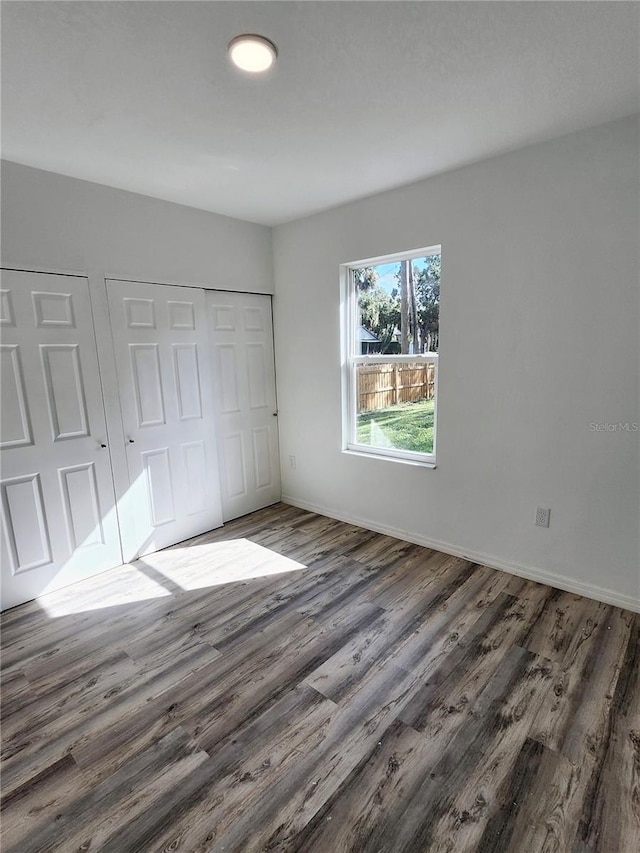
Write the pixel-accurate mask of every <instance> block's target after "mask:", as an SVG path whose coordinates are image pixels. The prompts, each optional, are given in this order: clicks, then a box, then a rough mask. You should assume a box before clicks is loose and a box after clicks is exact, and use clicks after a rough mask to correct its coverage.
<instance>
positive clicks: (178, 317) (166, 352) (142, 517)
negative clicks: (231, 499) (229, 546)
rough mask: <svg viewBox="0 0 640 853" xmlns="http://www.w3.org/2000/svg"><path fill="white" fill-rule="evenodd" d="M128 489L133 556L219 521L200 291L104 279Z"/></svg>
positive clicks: (126, 534) (125, 532)
mask: <svg viewBox="0 0 640 853" xmlns="http://www.w3.org/2000/svg"><path fill="white" fill-rule="evenodd" d="M107 291H108V296H109V313H110V316H111V329H112V333H113V341H114V345H115V354H116V368H117V373H118V385H119V387H120V405H121V409H122V420H123V427H124V433H125V441H126V445H127V462H128V467H129V480H130V485H129V490H128V492H127V495H126V496H125V497H124V498H123V499H122V500H121V502H120V506H121V507H122V511H121V513H120V517H121V532H122V540H123V548H124V552H125V556H126V558H127V559H132V558H133V557H134V556H137V555H142V554H148V553H150V552H152V551H157V550H158V549H159V548H164V547H166V546H167V545H173V544H174V543H176V542H181V541H182V540H183V539H188V538H189V537H191V536H196V535H197V534H199V533H203V532H204V531H206V530H211V529H212V528H214V527H219V526H220V525H221V524H222V512H221V507H220V490H219V484H218V466H217V457H216V443H215V441H216V439H215V418H214V410H213V393H212V385H211V374H210V370H209V364H208V358H207V356H208V338H207V323H206V307H205V299H204V291H202V290H199V289H197V288H192V287H168V286H165V285H157V284H140V283H138V282H130V281H107Z"/></svg>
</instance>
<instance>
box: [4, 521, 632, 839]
mask: <svg viewBox="0 0 640 853" xmlns="http://www.w3.org/2000/svg"><path fill="white" fill-rule="evenodd" d="M2 628H3V655H2V684H1V688H2V713H3V727H2V740H3V763H2V787H3V793H4V798H3V803H2V849H3V850H4V851H5V853H9V851H20V853H30V851H33V853H36V851H38V853H40V852H41V851H49V850H59V851H80V850H91V851H103V852H104V851H113V852H114V853H127V852H128V851H158V853H160V851H189V853H190V851H226V852H227V853H228V851H237V853H248V851H272V850H275V851H309V852H310V853H341V851H371V853H373V851H376V853H395V851H455V853H465V851H483V853H484V851H513V853H523V851H526V853H537V852H538V851H557V853H594V851H603V853H637V851H638V850H640V672H639V670H640V649H639V637H640V616H637V615H634V614H631V613H629V612H626V611H623V610H620V609H617V608H615V607H610V606H607V605H604V604H599V603H597V602H594V601H590V600H588V599H585V598H581V597H579V596H576V595H571V594H569V593H564V592H559V591H557V590H553V589H551V588H549V587H545V586H542V585H539V584H535V583H530V582H528V581H524V580H520V579H518V578H514V577H510V576H509V575H506V574H503V573H501V572H496V571H492V570H490V569H487V568H485V567H482V566H478V565H474V564H471V563H469V562H466V561H465V560H462V559H458V558H453V557H448V556H446V555H443V554H439V553H437V552H433V551H429V550H428V549H425V548H420V547H417V546H414V545H409V544H407V543H404V542H399V541H398V540H395V539H391V538H389V537H387V536H382V535H379V534H374V533H371V532H369V531H366V530H362V529H360V528H356V527H352V526H350V525H347V524H343V523H340V522H337V521H333V520H330V519H327V518H323V517H321V516H317V515H314V514H312V513H307V512H304V511H302V510H298V509H295V508H293V507H287V506H284V505H277V506H275V507H272V508H269V509H267V510H263V511H261V512H259V513H255V514H254V515H251V516H247V517H245V518H243V519H238V520H237V521H235V522H232V523H230V524H228V525H226V526H225V528H224V529H222V530H220V531H215V532H213V533H211V534H207V535H205V536H202V537H199V538H197V539H194V540H192V541H191V542H190V543H185V544H184V545H181V546H177V547H176V548H173V549H169V550H168V551H164V552H161V553H159V554H154V555H152V556H150V557H145V558H144V559H143V560H140V561H139V562H138V563H136V564H134V565H133V566H129V567H122V568H120V569H116V570H113V571H111V572H107V573H105V574H103V575H100V576H99V577H97V578H94V579H92V580H91V581H89V582H83V583H81V584H77V585H75V586H74V587H70V588H68V589H66V590H63V591H62V592H59V593H55V594H52V595H50V596H48V597H46V598H43V599H41V600H40V602H39V603H37V602H33V603H31V604H27V605H23V606H21V607H18V608H15V609H14V610H12V611H9V612H8V613H6V614H4V616H3V618H2Z"/></svg>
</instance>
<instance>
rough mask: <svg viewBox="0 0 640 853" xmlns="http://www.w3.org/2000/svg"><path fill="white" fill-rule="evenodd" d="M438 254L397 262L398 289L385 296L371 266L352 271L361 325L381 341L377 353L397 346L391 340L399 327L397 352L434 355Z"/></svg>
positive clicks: (437, 331) (436, 346) (438, 317)
mask: <svg viewBox="0 0 640 853" xmlns="http://www.w3.org/2000/svg"><path fill="white" fill-rule="evenodd" d="M440 271H441V259H440V255H439V254H438V255H429V256H427V257H425V258H424V260H423V259H419V260H414V261H401V262H400V263H399V264H398V271H397V272H396V273H394V275H395V278H396V279H397V281H398V289H396V288H394V289H393V290H392V291H391V293H390V294H389V293H387V291H386V290H384V288H382V287H380V285H379V284H378V279H379V276H378V272H377V270H376V268H375V267H363V268H361V269H358V270H355V271H354V275H355V277H356V279H355V280H356V284H357V288H358V304H359V307H360V313H361V323H362V325H363V326H364V327H365V328H366V329H368V330H369V331H371V332H373V334H375V335H376V336H377V337H378V338H380V340H381V341H382V347H381V351H382V352H383V353H389V352H391V351H392V350H393V349H394V348H396V347H397V346H398V344H396V343H395V342H394V341H393V337H394V334H395V332H396V330H397V329H398V327H399V328H400V352H402V353H405V354H408V353H409V352H411V351H413V352H414V353H425V352H437V351H438V345H439V331H440Z"/></svg>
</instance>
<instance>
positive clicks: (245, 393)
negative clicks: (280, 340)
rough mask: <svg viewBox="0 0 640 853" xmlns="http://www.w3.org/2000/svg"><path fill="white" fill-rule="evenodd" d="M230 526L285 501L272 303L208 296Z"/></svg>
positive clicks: (224, 496)
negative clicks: (281, 465) (282, 480)
mask: <svg viewBox="0 0 640 853" xmlns="http://www.w3.org/2000/svg"><path fill="white" fill-rule="evenodd" d="M206 299H207V311H208V315H209V323H210V329H211V349H212V362H213V374H214V382H215V388H216V411H217V418H218V433H219V438H218V451H219V458H220V469H221V484H222V511H223V517H224V520H225V521H228V520H229V519H232V518H237V517H238V516H240V515H245V514H246V513H248V512H253V511H254V510H256V509H260V508H261V507H264V506H268V505H269V504H272V503H275V502H276V501H279V500H280V461H279V455H278V423H277V417H276V414H277V412H276V385H275V368H274V360H273V323H272V317H271V298H270V297H269V296H261V295H258V294H251V293H229V292H226V291H215V290H213V291H207V294H206Z"/></svg>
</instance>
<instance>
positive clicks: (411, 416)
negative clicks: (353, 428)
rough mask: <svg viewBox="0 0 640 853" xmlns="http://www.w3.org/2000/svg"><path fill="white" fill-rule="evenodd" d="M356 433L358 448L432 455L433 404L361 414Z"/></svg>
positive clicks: (395, 407)
mask: <svg viewBox="0 0 640 853" xmlns="http://www.w3.org/2000/svg"><path fill="white" fill-rule="evenodd" d="M357 433H358V443H359V444H368V445H370V446H371V447H395V448H396V449H397V450H412V451H414V452H416V453H433V400H421V401H419V402H418V403H400V404H399V405H397V406H390V407H389V408H388V409H380V410H379V411H377V412H362V413H361V414H359V415H358V425H357Z"/></svg>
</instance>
